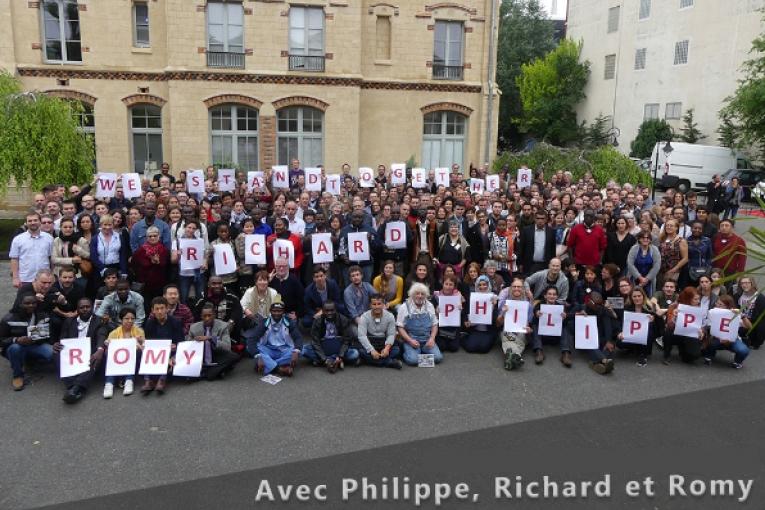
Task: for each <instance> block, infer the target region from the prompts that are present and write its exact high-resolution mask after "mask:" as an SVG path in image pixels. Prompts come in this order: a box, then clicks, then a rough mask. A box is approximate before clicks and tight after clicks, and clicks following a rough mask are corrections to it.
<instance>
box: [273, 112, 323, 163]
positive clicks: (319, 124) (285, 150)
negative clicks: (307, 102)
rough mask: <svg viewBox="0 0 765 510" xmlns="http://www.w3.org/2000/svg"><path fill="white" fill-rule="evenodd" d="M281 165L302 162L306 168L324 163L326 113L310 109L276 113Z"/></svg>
mask: <svg viewBox="0 0 765 510" xmlns="http://www.w3.org/2000/svg"><path fill="white" fill-rule="evenodd" d="M276 118H277V148H278V160H279V164H280V165H289V164H290V161H291V160H292V159H295V158H297V159H299V160H300V164H301V165H302V167H303V168H305V167H313V166H317V165H321V164H322V163H323V161H324V135H323V133H324V112H322V111H321V110H317V109H316V108H311V107H308V106H290V107H287V108H282V109H281V110H279V111H277V112H276Z"/></svg>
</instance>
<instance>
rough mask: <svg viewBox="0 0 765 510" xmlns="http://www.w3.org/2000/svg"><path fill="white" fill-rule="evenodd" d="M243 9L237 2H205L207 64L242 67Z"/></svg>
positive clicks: (211, 65)
mask: <svg viewBox="0 0 765 510" xmlns="http://www.w3.org/2000/svg"><path fill="white" fill-rule="evenodd" d="M243 27H244V11H243V9H242V4H241V3H239V2H225V3H224V2H209V3H208V4H207V65H208V66H210V67H238V68H243V67H244V33H243Z"/></svg>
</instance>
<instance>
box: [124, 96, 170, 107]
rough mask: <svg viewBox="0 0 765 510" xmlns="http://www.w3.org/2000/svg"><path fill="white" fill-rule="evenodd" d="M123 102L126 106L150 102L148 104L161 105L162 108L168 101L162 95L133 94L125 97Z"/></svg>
mask: <svg viewBox="0 0 765 510" xmlns="http://www.w3.org/2000/svg"><path fill="white" fill-rule="evenodd" d="M122 102H123V103H125V106H128V107H130V106H133V105H136V104H144V103H148V104H153V105H155V106H159V107H160V108H162V107H163V106H165V103H167V101H165V100H164V99H162V98H161V97H159V96H154V95H152V94H133V95H131V96H127V97H123V98H122Z"/></svg>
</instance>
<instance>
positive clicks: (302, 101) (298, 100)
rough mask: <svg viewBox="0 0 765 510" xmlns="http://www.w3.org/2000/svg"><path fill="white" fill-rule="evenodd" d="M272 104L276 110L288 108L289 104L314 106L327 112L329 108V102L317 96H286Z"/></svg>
mask: <svg viewBox="0 0 765 510" xmlns="http://www.w3.org/2000/svg"><path fill="white" fill-rule="evenodd" d="M271 104H272V105H274V110H281V109H282V108H287V107H288V106H310V107H312V108H316V109H317V110H321V111H323V112H326V111H327V108H329V103H325V102H324V101H322V100H321V99H316V98H315V97H308V96H289V97H284V98H282V99H277V100H276V101H274V102H273V103H271Z"/></svg>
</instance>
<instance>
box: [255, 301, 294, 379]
mask: <svg viewBox="0 0 765 510" xmlns="http://www.w3.org/2000/svg"><path fill="white" fill-rule="evenodd" d="M284 312H285V306H284V303H281V302H276V303H272V304H271V313H270V315H269V317H268V318H267V319H266V320H264V321H261V322H260V324H258V326H257V327H256V328H255V332H254V335H253V336H252V337H251V338H248V340H247V352H249V353H250V355H251V356H253V357H254V358H255V371H256V372H258V374H261V375H266V374H270V373H271V372H273V371H274V370H277V373H278V374H279V375H282V376H286V377H290V376H292V373H293V370H294V369H295V367H296V366H297V362H298V357H299V355H300V351H301V349H302V348H303V338H302V337H301V335H300V332H299V331H298V328H297V322H296V321H294V320H290V319H289V318H288V317H285V313H284Z"/></svg>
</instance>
